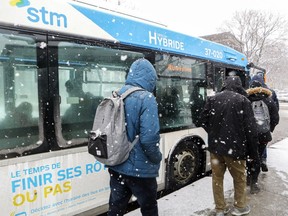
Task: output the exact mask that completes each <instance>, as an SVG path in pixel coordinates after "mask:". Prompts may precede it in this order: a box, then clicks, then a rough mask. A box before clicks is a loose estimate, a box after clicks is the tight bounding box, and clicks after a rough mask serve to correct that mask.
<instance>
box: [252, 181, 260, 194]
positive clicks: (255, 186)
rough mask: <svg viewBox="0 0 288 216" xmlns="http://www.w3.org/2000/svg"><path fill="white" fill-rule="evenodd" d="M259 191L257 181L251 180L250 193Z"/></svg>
mask: <svg viewBox="0 0 288 216" xmlns="http://www.w3.org/2000/svg"><path fill="white" fill-rule="evenodd" d="M259 192H260V187H259V185H258V183H257V182H251V186H250V194H257V193H259Z"/></svg>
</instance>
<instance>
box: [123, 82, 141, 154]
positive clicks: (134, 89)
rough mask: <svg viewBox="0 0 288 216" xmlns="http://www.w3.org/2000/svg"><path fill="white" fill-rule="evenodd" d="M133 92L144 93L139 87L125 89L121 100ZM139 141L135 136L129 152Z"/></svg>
mask: <svg viewBox="0 0 288 216" xmlns="http://www.w3.org/2000/svg"><path fill="white" fill-rule="evenodd" d="M135 91H145V90H144V89H143V88H140V87H136V86H134V87H131V88H129V89H127V90H126V91H125V92H124V93H123V94H122V95H120V96H121V97H122V99H123V100H124V99H125V98H126V97H127V96H128V95H130V94H131V93H132V92H135ZM138 140H139V135H136V137H135V139H134V140H133V141H132V143H131V145H130V150H131V149H132V148H133V147H134V145H135V144H136V143H137V142H138Z"/></svg>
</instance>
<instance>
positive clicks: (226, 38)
mask: <svg viewBox="0 0 288 216" xmlns="http://www.w3.org/2000/svg"><path fill="white" fill-rule="evenodd" d="M201 38H204V39H206V40H210V41H214V42H216V43H220V44H223V45H226V46H229V47H231V48H233V49H235V50H237V51H239V52H241V51H242V50H241V47H242V43H241V42H240V41H239V40H237V38H236V37H235V36H234V35H233V34H231V33H230V32H222V33H218V34H212V35H205V36H201Z"/></svg>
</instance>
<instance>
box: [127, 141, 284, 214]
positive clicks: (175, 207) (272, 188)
mask: <svg viewBox="0 0 288 216" xmlns="http://www.w3.org/2000/svg"><path fill="white" fill-rule="evenodd" d="M268 167H269V171H268V172H267V173H261V174H260V176H259V185H260V188H261V192H260V193H259V194H257V195H251V194H250V193H249V191H250V188H249V187H248V188H247V194H248V203H249V204H250V206H251V208H252V209H251V212H250V214H249V216H271V215H277V216H287V215H288V208H287V206H288V138H286V139H284V140H282V141H280V142H278V143H275V144H273V145H272V146H270V147H269V148H268ZM224 189H225V198H226V200H227V203H229V204H231V205H232V204H233V196H234V192H233V182H232V177H231V176H230V174H229V172H228V171H226V174H225V180H224ZM158 208H159V216H207V215H213V214H211V211H212V210H213V209H214V201H213V193H212V178H211V177H205V178H203V179H200V180H198V181H196V182H194V183H192V184H190V185H188V186H186V187H184V188H182V189H180V190H178V191H175V192H173V193H171V194H169V195H167V196H165V197H162V198H161V199H159V200H158ZM139 215H141V213H140V210H139V209H136V210H134V211H132V212H129V213H128V214H126V215H125V216H139Z"/></svg>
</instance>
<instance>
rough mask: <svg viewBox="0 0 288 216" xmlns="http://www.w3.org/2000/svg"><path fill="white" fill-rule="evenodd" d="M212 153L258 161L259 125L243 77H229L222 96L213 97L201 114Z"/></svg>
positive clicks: (219, 94) (218, 94)
mask: <svg viewBox="0 0 288 216" xmlns="http://www.w3.org/2000/svg"><path fill="white" fill-rule="evenodd" d="M200 119H201V120H200V121H201V125H202V126H203V128H204V129H205V130H206V131H207V133H208V150H209V151H210V152H212V153H214V154H219V155H222V156H229V157H232V158H234V159H238V160H239V159H241V160H244V159H246V157H247V155H250V157H251V158H252V159H258V153H257V145H258V138H257V131H256V122H255V118H254V114H253V110H252V107H251V102H250V101H249V100H248V98H247V95H246V91H245V90H244V88H243V87H242V85H241V80H240V78H239V77H235V76H234V77H228V78H227V79H226V80H225V84H224V87H223V88H222V90H221V92H220V93H217V94H216V95H214V96H212V97H209V98H208V99H207V102H206V104H205V107H204V110H203V112H202V113H201V118H200Z"/></svg>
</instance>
